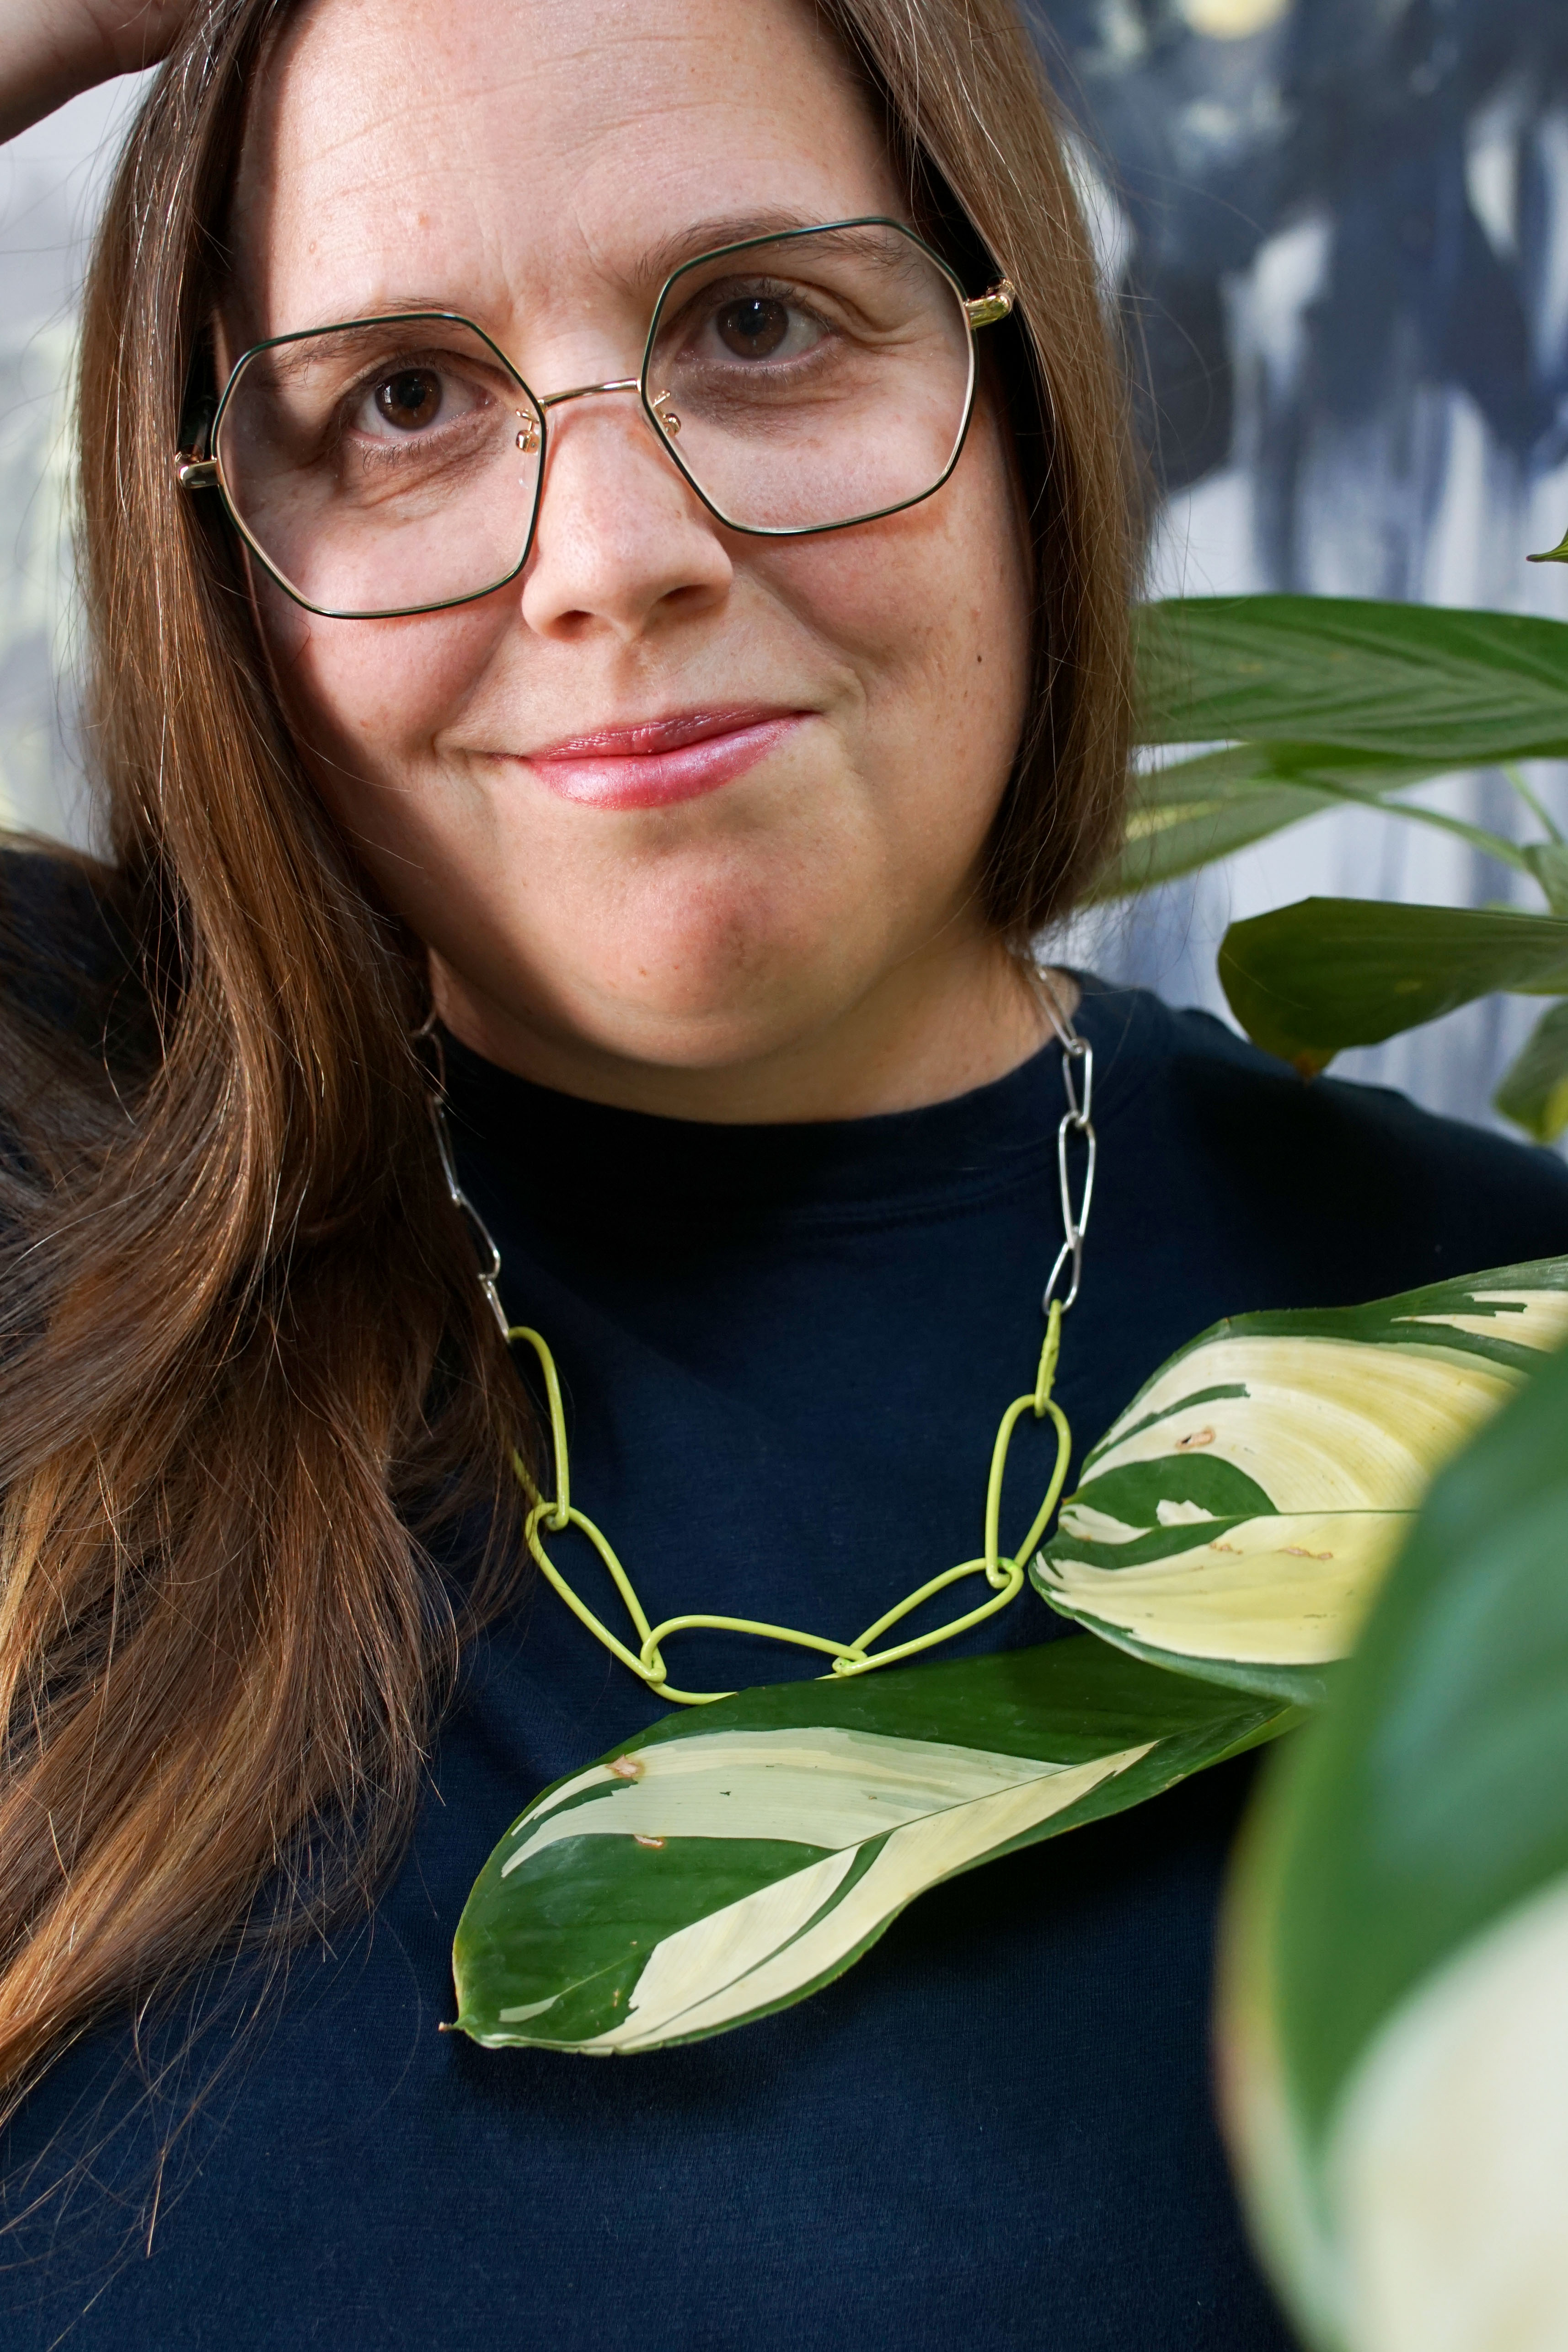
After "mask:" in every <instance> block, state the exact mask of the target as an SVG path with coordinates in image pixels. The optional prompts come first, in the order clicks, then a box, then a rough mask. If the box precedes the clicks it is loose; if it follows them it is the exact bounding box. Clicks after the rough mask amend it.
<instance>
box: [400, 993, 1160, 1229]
mask: <svg viewBox="0 0 1568 2352" xmlns="http://www.w3.org/2000/svg"><path fill="white" fill-rule="evenodd" d="M1079 977H1080V979H1081V983H1082V990H1083V996H1082V1003H1081V1005H1080V1008H1079V1011H1078V1013H1077V1014H1076V1016H1075V1020H1076V1025H1077V1027H1078V1029H1079V1031H1080V1033H1081V1034H1082V1035H1083V1036H1084V1037H1085V1038H1086V1039H1087V1041H1088V1042H1089V1044H1090V1045H1092V1047H1093V1049H1094V1055H1095V1063H1096V1068H1095V1106H1094V1108H1095V1117H1096V1120H1097V1123H1098V1124H1100V1125H1101V1126H1102V1127H1103V1125H1104V1123H1105V1121H1106V1120H1107V1118H1111V1117H1113V1116H1114V1113H1115V1110H1116V1108H1117V1105H1118V1104H1119V1102H1120V1101H1121V1100H1123V1099H1124V1097H1126V1095H1127V1093H1128V1092H1129V1090H1130V1089H1131V1088H1132V1087H1135V1085H1136V1084H1137V1083H1138V1080H1139V1078H1140V1076H1141V1075H1142V1073H1143V1071H1144V1070H1145V1068H1146V1067H1147V1066H1148V1064H1149V1061H1150V1059H1151V1057H1152V1055H1153V1054H1154V1052H1155V1047H1156V1044H1157V1038H1156V1034H1155V1031H1156V1026H1157V1024H1159V1023H1161V1022H1163V1021H1164V1020H1166V1019H1168V1015H1166V1013H1165V1008H1164V1007H1163V1006H1162V1005H1160V1004H1159V1003H1157V1001H1156V1000H1155V999H1154V998H1152V997H1149V996H1146V995H1145V994H1144V993H1143V992H1136V991H1128V990H1113V989H1109V988H1107V987H1105V986H1104V984H1103V983H1102V982H1097V981H1095V980H1093V979H1092V977H1084V976H1082V975H1079ZM446 1064H447V1088H448V1096H449V1099H450V1106H451V1114H452V1121H453V1128H454V1132H455V1139H456V1141H457V1146H458V1150H459V1152H460V1154H465V1155H466V1154H468V1153H473V1152H477V1153H478V1154H480V1155H481V1156H482V1157H483V1158H484V1159H485V1160H486V1161H487V1162H489V1163H490V1164H491V1166H492V1168H493V1169H495V1170H496V1171H497V1172H498V1171H499V1167H501V1166H504V1167H505V1170H506V1175H507V1186H508V1189H512V1188H513V1187H516V1188H517V1189H520V1190H521V1191H522V1192H525V1193H527V1194H528V1195H529V1196H531V1197H532V1198H534V1199H535V1200H537V1201H538V1202H539V1203H540V1204H541V1205H543V1204H544V1203H545V1202H549V1203H550V1205H551V1206H552V1208H553V1210H554V1211H555V1213H558V1214H564V1215H566V1216H568V1217H570V1218H573V1219H574V1220H575V1216H576V1215H577V1214H578V1213H599V1211H600V1210H601V1208H602V1206H603V1204H604V1202H605V1201H606V1199H607V1198H612V1199H614V1200H615V1202H616V1203H617V1206H618V1209H619V1210H620V1212H621V1213H631V1212H632V1209H633V1208H634V1209H635V1211H636V1212H637V1213H639V1215H640V1217H647V1216H652V1217H653V1218H656V1219H661V1220H666V1221H667V1220H670V1219H672V1218H674V1219H678V1220H679V1222H681V1223H689V1222H690V1221H691V1220H692V1219H693V1218H695V1217H698V1216H703V1215H707V1214H712V1213H724V1214H734V1213H737V1212H740V1211H744V1210H747V1209H755V1210H758V1211H762V1210H767V1211H778V1210H779V1209H785V1208H796V1209H799V1210H800V1211H801V1212H805V1213H823V1212H828V1213H831V1212H832V1211H834V1210H839V1211H846V1210H847V1211H854V1210H855V1209H856V1208H860V1209H862V1210H863V1209H876V1210H879V1211H882V1212H884V1213H885V1212H886V1211H888V1210H890V1209H894V1208H895V1207H898V1206H903V1207H904V1209H906V1210H907V1209H910V1208H913V1207H915V1206H916V1205H917V1204H921V1203H924V1202H937V1201H953V1200H955V1199H956V1198H958V1197H964V1198H967V1197H971V1196H972V1197H979V1196H982V1195H983V1194H985V1193H987V1192H991V1191H994V1190H996V1189H997V1188H998V1186H1005V1185H1006V1184H1008V1183H1009V1182H1010V1181H1019V1178H1020V1176H1022V1175H1023V1174H1024V1173H1025V1172H1026V1171H1028V1170H1030V1169H1032V1168H1033V1167H1034V1166H1035V1165H1036V1164H1037V1163H1038V1159H1039V1154H1040V1148H1041V1146H1042V1145H1043V1144H1045V1143H1047V1142H1049V1141H1050V1140H1051V1139H1052V1138H1053V1137H1054V1135H1055V1131H1056V1127H1057V1123H1058V1121H1059V1120H1060V1118H1061V1114H1062V1111H1063V1109H1064V1108H1066V1101H1065V1095H1064V1091H1063V1086H1062V1079H1061V1047H1060V1045H1058V1044H1057V1042H1056V1040H1055V1039H1054V1038H1051V1039H1048V1040H1047V1041H1046V1043H1045V1044H1044V1045H1042V1046H1040V1048H1039V1050H1038V1051H1037V1052H1035V1053H1034V1054H1031V1055H1030V1056H1029V1057H1028V1058H1027V1059H1026V1060H1025V1061H1023V1062H1021V1063H1020V1064H1019V1066H1018V1067H1017V1068H1016V1069H1013V1070H1010V1071H1009V1072H1008V1073H1007V1074H1006V1075H1005V1076H1002V1077H1000V1078H996V1079H992V1080H991V1081H990V1082H989V1083H988V1084H987V1085H985V1086H982V1087H974V1088H972V1089H970V1090H969V1091H968V1092H967V1093H965V1094H961V1095H956V1096H953V1097H948V1098H947V1099H946V1100H945V1101H941V1102H935V1103H926V1104H923V1105H921V1106H919V1107H918V1108H915V1109H911V1110H898V1111H884V1112H878V1113H874V1114H873V1115H871V1116H869V1117H865V1118H847V1119H821V1120H800V1121H789V1122H779V1123H768V1124H755V1125H753V1124H746V1125H734V1126H731V1125H721V1124H716V1123H714V1122H711V1121H707V1120H701V1119H684V1118H665V1117H663V1116H661V1115H659V1114H656V1113H652V1112H648V1111H638V1110H624V1109H621V1108H617V1107H615V1106H613V1105H610V1104H605V1103H597V1102H591V1101H588V1100H586V1099H584V1098H582V1097H579V1096H574V1095H567V1094H561V1093H559V1092H557V1091H556V1090H555V1089H554V1088H552V1087H543V1086H538V1085H537V1084H535V1083H534V1081H533V1080H531V1079H528V1078H523V1077H518V1076H516V1075H515V1074H514V1073H512V1072H510V1071H507V1070H503V1069H501V1068H499V1067H498V1066H497V1065H496V1064H494V1063H491V1062H486V1060H484V1059H483V1058H482V1056H480V1055H477V1054H476V1053H474V1052H472V1051H471V1050H470V1049H469V1048H468V1047H466V1046H465V1045H461V1044H459V1043H458V1041H457V1040H456V1039H455V1038H448V1039H447V1041H446Z"/></svg>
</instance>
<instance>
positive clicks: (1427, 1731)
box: [1221, 1354, 1568, 2352]
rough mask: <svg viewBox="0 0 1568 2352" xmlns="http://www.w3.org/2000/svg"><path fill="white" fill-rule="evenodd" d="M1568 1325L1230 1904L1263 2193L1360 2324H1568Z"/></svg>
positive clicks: (1389, 1611)
mask: <svg viewBox="0 0 1568 2352" xmlns="http://www.w3.org/2000/svg"><path fill="white" fill-rule="evenodd" d="M1565 1431H1568V1354H1559V1355H1558V1356H1557V1357H1555V1358H1554V1359H1553V1360H1552V1361H1551V1362H1549V1363H1548V1364H1547V1365H1546V1366H1544V1367H1543V1368H1542V1370H1541V1371H1540V1373H1539V1374H1538V1376H1537V1377H1536V1378H1535V1379H1534V1380H1533V1381H1531V1382H1530V1384H1529V1386H1528V1388H1527V1389H1526V1391H1525V1392H1524V1393H1523V1394H1522V1395H1521V1396H1520V1397H1518V1398H1517V1399H1515V1400H1514V1401H1513V1402H1512V1403H1511V1404H1510V1406H1509V1407H1508V1409H1507V1410H1506V1412H1503V1413H1502V1414H1500V1416H1499V1417H1498V1419H1497V1420H1496V1421H1495V1422H1494V1423H1492V1424H1491V1425H1490V1427H1489V1428H1487V1429H1486V1430H1484V1431H1483V1432H1482V1433H1481V1434H1480V1436H1479V1438H1478V1439H1477V1440H1476V1442H1475V1443H1474V1444H1472V1445H1471V1446H1470V1447H1469V1449H1468V1450H1467V1451H1466V1452H1465V1454H1463V1455H1462V1456H1461V1457H1460V1458H1459V1460H1458V1462H1456V1463H1455V1464H1454V1465H1451V1467H1450V1468H1449V1469H1448V1470H1447V1471H1446V1472H1445V1473H1444V1474H1443V1475H1442V1477H1441V1478H1440V1480H1439V1482H1438V1483H1437V1486H1435V1487H1434V1489H1433V1491H1432V1493H1431V1496H1430V1497H1429V1499H1428V1502H1427V1506H1426V1508H1425V1509H1424V1511H1423V1512H1422V1514H1421V1516H1420V1517H1419V1518H1418V1520H1417V1522H1416V1527H1415V1528H1414V1531H1413V1533H1412V1536H1411V1538H1410V1540H1409V1542H1408V1544H1407V1546H1406V1549H1404V1550H1403V1551H1402V1553H1401V1554H1400V1556H1399V1558H1398V1559H1397V1561H1396V1564H1395V1565H1394V1567H1393V1569H1392V1570H1391V1572H1390V1574H1389V1577H1388V1579H1387V1581H1386V1583H1385V1588H1384V1591H1383V1592H1382V1594H1381V1595H1380V1597H1379V1599H1378V1601H1377V1602H1376V1604H1375V1607H1374V1609H1373V1611H1372V1612H1371V1615H1370V1616H1369V1618H1368V1621H1367V1624H1366V1627H1365V1630H1364V1635H1363V1638H1362V1641H1361V1643H1360V1644H1359V1646H1358V1648H1357V1651H1356V1654H1355V1656H1354V1659H1353V1660H1352V1661H1351V1662H1350V1663H1349V1664H1348V1665H1347V1666H1346V1667H1345V1668H1344V1669H1343V1674H1342V1675H1341V1676H1340V1678H1339V1679H1338V1681H1337V1683H1336V1686H1335V1689H1334V1693H1333V1701H1332V1704H1331V1705H1330V1706H1328V1707H1327V1708H1326V1709H1325V1710H1324V1712H1323V1714H1322V1717H1321V1719H1320V1721H1319V1722H1318V1723H1316V1724H1315V1725H1314V1726H1313V1727H1312V1731H1311V1733H1310V1734H1309V1736H1308V1738H1306V1739H1305V1740H1304V1741H1303V1742H1302V1743H1301V1747H1300V1748H1299V1750H1298V1753H1297V1754H1296V1756H1295V1757H1294V1758H1293V1759H1292V1769H1290V1770H1289V1771H1287V1772H1285V1773H1283V1774H1281V1775H1280V1776H1277V1777H1275V1778H1273V1779H1272V1780H1271V1782H1270V1787H1269V1788H1268V1790H1266V1793H1265V1798H1264V1801H1263V1802H1262V1803H1261V1805H1260V1809H1259V1812H1258V1815H1257V1817H1256V1819H1255V1820H1254V1821H1253V1822H1252V1823H1251V1824H1250V1825H1249V1833H1248V1837H1247V1839H1246V1842H1245V1845H1244V1852H1243V1859H1242V1863H1241V1865H1240V1867H1239V1871H1238V1874H1237V1878H1236V1883H1235V1885H1234V1887H1233V1889H1232V1895H1231V1900H1230V1904H1229V1925H1228V1936H1227V1957H1226V1966H1225V1969H1224V1989H1223V1998H1222V2008H1221V2046H1222V2052H1223V2056H1224V2064H1223V2075H1224V2082H1225V2087H1226V2105H1227V2110H1228V2121H1229V2126H1230V2133H1231V2139H1232V2145H1233V2148H1234V2151H1235V2154H1236V2158H1237V2161H1238V2167H1239V2173H1240V2177H1241V2182H1242V2187H1243V2190H1244V2193H1245V2197H1246V2200H1247V2202H1248V2204H1249V2208H1250V2210H1251V2213H1252V2217H1253V2221H1254V2226H1255V2229H1256V2231H1257V2234H1258V2235H1259V2237H1260V2241H1261V2243H1262V2246H1263V2249H1264V2252H1265V2254H1266V2257H1267V2258H1268V2260H1269V2261H1270V2264H1271V2266H1272V2268H1273V2271H1274V2273H1275V2276H1276V2279H1277V2281H1278V2283H1279V2284H1280V2286H1281V2291H1282V2293H1283V2294H1284V2295H1285V2297H1286V2300H1287V2303H1288V2304H1289V2305H1290V2307H1291V2311H1292V2314H1293V2315H1294V2316H1295V2318H1296V2320H1297V2322H1298V2323H1299V2325H1300V2326H1301V2329H1302V2331H1303V2333H1304V2334H1305V2336H1306V2337H1307V2339H1308V2340H1309V2341H1310V2342H1311V2343H1312V2344H1313V2345H1316V2346H1320V2347H1325V2352H1328V2347H1332V2348H1333V2352H1562V2347H1563V2345H1564V2344H1565V2343H1568V2227H1565V2226H1564V2216H1565V2215H1568V1573H1565V1563H1568V1443H1565V1441H1564V1433H1565Z"/></svg>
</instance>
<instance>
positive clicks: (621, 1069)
mask: <svg viewBox="0 0 1568 2352" xmlns="http://www.w3.org/2000/svg"><path fill="white" fill-rule="evenodd" d="M431 966H432V972H431V977H432V986H433V990H434V998H435V1006H436V1010H437V1012H438V1013H439V1014H440V1016H441V1019H442V1020H443V1022H444V1024H445V1025H446V1027H447V1028H448V1029H449V1030H450V1031H451V1033H452V1034H453V1035H454V1036H455V1037H456V1038H458V1039H459V1040H460V1041H461V1042H462V1043H463V1044H464V1045H466V1046H468V1047H469V1048H470V1049H471V1050H472V1051H473V1052H474V1053H476V1054H479V1055H483V1057H484V1058H485V1060H486V1061H488V1062H494V1063H496V1064H497V1065H498V1066H499V1067H500V1068H502V1069H505V1070H511V1071H513V1072H515V1073H516V1074H517V1076H519V1077H525V1078H529V1079H532V1080H533V1081H534V1083H535V1084H536V1085H539V1086H545V1087H553V1088H554V1089H555V1090H556V1091H557V1092H558V1093H559V1094H569V1095H577V1096H579V1097H582V1098H583V1099H585V1100H587V1101H590V1102H601V1103H608V1104H611V1105H612V1106H614V1107H615V1108H619V1109H622V1110H639V1111H648V1112H652V1113H653V1114H655V1115H656V1116H658V1117H661V1118H686V1119H699V1120H704V1121H706V1122H709V1123H712V1124H715V1125H721V1126H743V1125H745V1126H749V1125H776V1124H784V1123H792V1122H798V1121H804V1120H813V1119H840V1118H871V1117H873V1116H875V1115H876V1114H878V1113H879V1112H886V1111H898V1110H914V1109H917V1108H920V1107H922V1106H923V1105H925V1104H927V1103H934V1102H946V1101H948V1100H950V1099H951V1098H952V1097H954V1096H956V1095H961V1094H967V1093H968V1092H969V1091H970V1089H971V1088H973V1087H982V1086H987V1085H988V1084H989V1083H990V1082H991V1081H992V1080H993V1079H996V1078H1000V1077H1005V1076H1007V1075H1008V1073H1009V1071H1010V1070H1014V1069H1016V1068H1017V1067H1018V1066H1019V1063H1020V1062H1023V1061H1026V1060H1027V1059H1028V1058H1029V1056H1030V1055H1031V1054H1033V1053H1035V1052H1037V1051H1038V1050H1039V1048H1040V1046H1041V1045H1043V1044H1044V1043H1045V1041H1046V1039H1047V1038H1048V1037H1049V1036H1050V1035H1051V1011H1050V1001H1053V1002H1054V1004H1055V1007H1056V1010H1057V1013H1058V1015H1059V1016H1061V1017H1071V1013H1072V1012H1073V1011H1074V1009H1075V1007H1076V1005H1077V1002H1078V994H1079V992H1078V987H1077V983H1076V982H1074V981H1072V980H1071V979H1070V978H1069V977H1068V976H1067V975H1066V974H1065V973H1062V972H1049V973H1042V972H1040V971H1036V970H1035V969H1033V968H1032V967H1028V966H1025V965H1024V964H1023V963H1022V962H1021V961H1019V959H1018V958H1017V957H1015V956H1014V955H1012V954H1010V953H1009V951H1008V950H1007V949H1005V948H1004V947H1003V946H1002V944H1001V943H1000V941H998V940H994V939H990V938H986V939H983V940H977V941H975V942H973V943H972V946H971V948H970V950H969V951H968V952H967V953H963V954H954V953H951V952H949V953H947V954H946V955H944V956H942V957H941V958H940V959H933V960H931V961H930V962H929V963H925V962H923V961H918V960H917V961H913V962H911V963H909V964H905V965H904V966H902V967H901V968H900V969H899V970H898V971H895V972H893V973H890V974H885V975H883V979H882V981H881V982H879V983H878V984H877V986H876V987H875V988H873V990H871V991H869V992H867V994H866V995H865V996H864V997H862V999H861V1000H860V1001H859V1002H858V1003H855V1004H852V1005H851V1006H849V1007H847V1008H843V1009H841V1010H840V1011H839V1012H837V1013H835V1014H834V1015H833V1016H832V1017H831V1019H829V1020H828V1021H826V1022H824V1023H821V1024H818V1025H817V1026H815V1027H813V1028H811V1029H810V1030H809V1031H808V1032H807V1033H806V1034H799V1033H797V1034H791V1035H789V1037H788V1038H787V1039H786V1040H785V1041H783V1042H782V1043H775V1044H770V1045H764V1046H763V1047H762V1048H761V1049H760V1050H758V1051H757V1052H755V1053H752V1054H749V1055H737V1056H736V1057H734V1058H732V1059H728V1060H725V1061H720V1062H712V1063H690V1062H680V1061H658V1060H653V1059H644V1058H641V1057H639V1056H637V1055H632V1054H628V1053H624V1052H617V1051H616V1050H615V1049H614V1048H612V1047H611V1046H609V1045H603V1044H601V1043H600V1042H599V1041H597V1040H595V1039H593V1038H591V1037H587V1036H582V1035H579V1034H573V1033H570V1032H568V1031H565V1030H563V1029H562V1028H561V1027H560V1026H559V1025H558V1024H554V1023H551V1022H549V1021H546V1020H542V1019H540V1018H539V1017H538V1015H537V1014H536V1013H534V1012H533V1010H532V1008H530V1007H528V1006H525V1005H518V1004H517V1003H501V1002H500V1001H498V1000H497V998H496V997H494V996H492V995H490V994H488V993H487V992H486V991H485V990H483V989H482V988H479V987H477V986H476V985H475V984H474V983H473V982H471V981H468V980H466V979H465V978H464V977H463V976H462V975H461V974H460V973H458V972H457V971H455V969H454V968H453V967H452V966H451V965H450V964H448V963H446V962H445V961H444V960H442V959H441V958H439V957H436V956H434V955H433V956H432V958H431ZM1048 1000H1049V1001H1048Z"/></svg>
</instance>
